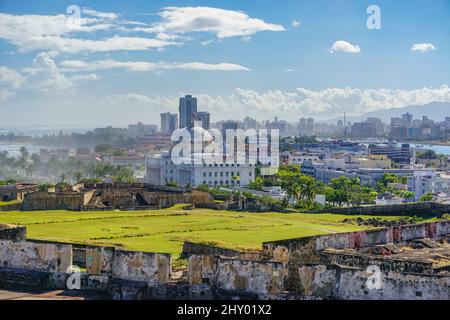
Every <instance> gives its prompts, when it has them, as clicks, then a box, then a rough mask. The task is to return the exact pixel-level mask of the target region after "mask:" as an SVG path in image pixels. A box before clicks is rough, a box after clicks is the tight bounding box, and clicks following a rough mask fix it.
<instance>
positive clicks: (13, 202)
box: [0, 200, 20, 206]
mask: <svg viewBox="0 0 450 320" xmlns="http://www.w3.org/2000/svg"><path fill="white" fill-rule="evenodd" d="M19 202H20V201H18V200H13V201H0V206H6V205H8V204H15V203H19Z"/></svg>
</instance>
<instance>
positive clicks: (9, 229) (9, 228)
mask: <svg viewBox="0 0 450 320" xmlns="http://www.w3.org/2000/svg"><path fill="white" fill-rule="evenodd" d="M26 238H27V228H25V227H23V226H15V225H7V224H0V240H10V241H25V240H26Z"/></svg>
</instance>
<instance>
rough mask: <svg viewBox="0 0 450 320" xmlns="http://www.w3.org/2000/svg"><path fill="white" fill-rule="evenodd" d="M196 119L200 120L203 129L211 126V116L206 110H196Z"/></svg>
mask: <svg viewBox="0 0 450 320" xmlns="http://www.w3.org/2000/svg"><path fill="white" fill-rule="evenodd" d="M197 121H201V123H202V128H203V129H205V130H209V129H210V128H211V116H210V114H209V112H206V111H199V112H197Z"/></svg>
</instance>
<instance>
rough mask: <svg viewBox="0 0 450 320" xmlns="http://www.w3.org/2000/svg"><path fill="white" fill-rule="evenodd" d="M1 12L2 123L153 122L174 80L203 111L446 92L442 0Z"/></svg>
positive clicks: (412, 100)
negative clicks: (375, 10) (377, 15)
mask: <svg viewBox="0 0 450 320" xmlns="http://www.w3.org/2000/svg"><path fill="white" fill-rule="evenodd" d="M373 4H376V5H378V6H379V8H380V10H381V29H380V30H369V29H368V28H367V26H366V20H367V18H368V17H369V14H367V12H366V9H367V7H368V6H369V5H373ZM70 5H76V6H78V7H79V8H80V10H81V20H75V21H78V22H77V23H80V24H79V25H78V26H79V27H80V29H77V30H74V29H70V30H67V29H66V25H67V21H66V20H67V19H68V17H67V15H66V10H67V8H68V7H69V6H70ZM0 15H1V18H2V19H0V111H1V112H2V114H3V115H5V116H3V117H2V118H0V126H7V125H19V124H21V125H30V124H62V125H63V124H64V125H65V124H74V125H75V124H79V125H81V124H86V125H97V124H98V125H101V124H113V125H125V124H127V123H128V122H135V121H143V122H150V123H158V122H159V113H160V112H162V111H165V110H169V111H172V112H175V111H176V107H177V97H178V96H179V95H181V94H186V93H192V94H195V95H197V96H198V97H199V104H200V108H202V109H204V110H207V111H210V112H211V114H212V120H220V119H227V118H243V117H244V116H253V117H255V118H257V119H259V120H265V119H271V118H273V117H274V116H276V115H279V117H280V118H282V119H286V120H289V121H295V119H298V117H300V116H313V117H315V118H317V119H327V118H331V117H334V116H336V115H340V114H342V113H343V112H344V111H346V112H347V113H349V114H361V113H365V112H367V111H373V110H378V109H383V108H389V107H402V106H405V105H409V104H426V103H429V102H431V101H450V89H449V88H448V84H449V82H450V81H449V75H450V63H449V56H450V55H449V53H450V44H449V42H450V39H449V37H448V35H449V34H450V1H448V0H447V1H445V0H434V1H426V0H422V1H418V0H417V1H400V0H399V1H362V0H327V1H325V0H311V1H307V0H292V1H273V0H270V1H269V0H262V1H250V0H241V1H237V0H232V1H230V0H227V1H127V2H123V1H77V2H72V1H57V2H56V1H17V0H16V1H8V0H6V1H2V3H1V4H0ZM29 15H34V16H29ZM80 21H81V22H80ZM333 45H335V47H334V48H335V49H334V50H332V48H333ZM413 48H414V50H413ZM2 87H3V89H2ZM86 114H89V117H86Z"/></svg>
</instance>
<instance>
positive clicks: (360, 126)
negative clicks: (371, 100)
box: [351, 122, 377, 138]
mask: <svg viewBox="0 0 450 320" xmlns="http://www.w3.org/2000/svg"><path fill="white" fill-rule="evenodd" d="M351 134H352V136H353V137H355V138H371V137H375V136H376V135H377V129H376V125H375V123H373V122H355V123H353V124H352V127H351Z"/></svg>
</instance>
